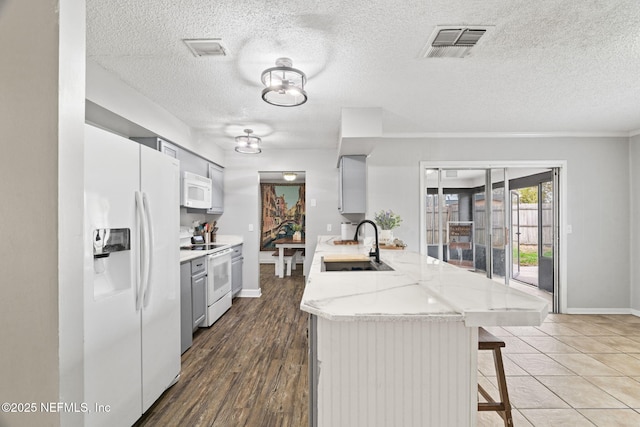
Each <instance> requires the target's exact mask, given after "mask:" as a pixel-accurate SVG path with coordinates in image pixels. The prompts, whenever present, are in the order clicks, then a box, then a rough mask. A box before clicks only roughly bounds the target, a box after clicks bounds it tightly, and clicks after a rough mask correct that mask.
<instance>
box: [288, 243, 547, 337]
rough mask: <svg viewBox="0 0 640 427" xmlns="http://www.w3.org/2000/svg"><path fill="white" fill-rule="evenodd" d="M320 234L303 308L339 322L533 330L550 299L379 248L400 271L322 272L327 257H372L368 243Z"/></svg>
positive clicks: (423, 258) (384, 258)
mask: <svg viewBox="0 0 640 427" xmlns="http://www.w3.org/2000/svg"><path fill="white" fill-rule="evenodd" d="M339 239H340V237H339V236H319V237H318V245H317V247H316V251H315V253H314V256H313V261H312V264H311V269H310V272H309V277H308V279H307V283H306V287H305V290H304V294H303V296H302V301H301V303H300V308H301V309H302V310H303V311H305V312H308V313H311V314H314V315H317V316H320V317H324V318H327V319H329V320H340V321H407V320H411V321H464V322H465V325H466V326H468V327H471V326H534V325H540V324H541V323H542V321H543V320H544V318H545V317H546V316H547V313H548V310H549V307H548V304H547V302H546V301H544V300H542V299H540V298H538V297H535V296H532V295H529V294H526V293H524V292H521V291H519V290H517V289H513V288H510V287H508V286H505V285H503V284H500V283H498V282H495V281H493V280H490V279H488V278H487V277H486V276H485V275H484V274H483V273H474V272H470V271H467V270H466V269H461V268H458V267H456V266H453V265H450V264H447V263H443V262H441V261H439V260H437V259H434V258H430V257H427V256H424V255H420V254H418V253H416V252H410V251H406V250H384V249H383V250H380V259H381V260H382V261H384V262H385V263H387V264H388V265H389V266H391V267H392V268H393V269H394V270H395V271H360V272H338V271H320V269H321V258H322V256H324V255H328V254H367V253H368V252H369V249H370V248H371V244H370V242H371V239H370V238H369V239H367V241H366V242H365V243H366V244H363V243H361V244H358V245H357V246H356V245H334V244H333V240H339Z"/></svg>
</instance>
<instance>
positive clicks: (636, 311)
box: [631, 308, 640, 317]
mask: <svg viewBox="0 0 640 427" xmlns="http://www.w3.org/2000/svg"><path fill="white" fill-rule="evenodd" d="M631 314H633V315H634V316H636V317H640V310H634V309H633V308H632V309H631Z"/></svg>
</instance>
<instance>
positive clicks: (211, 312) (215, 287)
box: [202, 248, 233, 327]
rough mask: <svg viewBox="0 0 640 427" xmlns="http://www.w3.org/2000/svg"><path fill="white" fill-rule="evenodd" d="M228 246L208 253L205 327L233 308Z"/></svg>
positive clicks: (230, 250)
mask: <svg viewBox="0 0 640 427" xmlns="http://www.w3.org/2000/svg"><path fill="white" fill-rule="evenodd" d="M232 252H233V249H231V248H226V249H221V250H219V251H217V252H214V253H212V254H209V255H207V267H208V268H207V275H208V277H207V312H206V316H205V320H204V324H203V325H202V326H203V327H209V326H211V325H213V323H214V322H215V321H216V320H218V319H219V318H220V316H222V315H223V314H224V313H225V312H226V311H227V310H228V309H229V308H231V254H232Z"/></svg>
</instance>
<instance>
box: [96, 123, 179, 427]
mask: <svg viewBox="0 0 640 427" xmlns="http://www.w3.org/2000/svg"><path fill="white" fill-rule="evenodd" d="M179 171H180V168H179V162H178V160H176V159H173V158H171V157H169V156H167V155H165V154H162V153H160V152H159V151H154V150H152V149H150V148H148V147H145V146H141V145H140V144H138V143H136V142H134V141H131V140H128V139H126V138H122V137H120V136H118V135H115V134H112V133H110V132H107V131H104V130H102V129H98V128H95V127H93V126H90V125H87V126H86V128H85V174H84V178H85V206H84V210H85V225H84V227H85V228H84V236H85V263H84V265H85V273H84V282H85V283H84V336H85V340H84V366H85V370H84V394H85V399H84V402H85V403H86V405H87V409H88V411H87V412H86V413H85V425H87V426H130V425H132V424H133V423H134V422H135V421H136V420H137V419H138V418H139V417H140V416H141V415H142V414H143V413H144V412H145V411H146V410H147V409H149V407H150V406H151V405H152V404H153V403H154V402H155V401H156V399H157V398H158V397H159V396H160V395H161V394H162V393H163V392H164V390H165V389H166V388H168V387H169V386H171V385H172V384H173V383H174V382H175V381H176V380H177V378H178V375H179V373H180V271H179V269H180V261H179V246H180V243H179V229H180V200H179V197H180V173H179Z"/></svg>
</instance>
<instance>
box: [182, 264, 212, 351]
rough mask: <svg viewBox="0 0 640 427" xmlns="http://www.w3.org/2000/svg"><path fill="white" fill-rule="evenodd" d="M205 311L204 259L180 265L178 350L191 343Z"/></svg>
mask: <svg viewBox="0 0 640 427" xmlns="http://www.w3.org/2000/svg"><path fill="white" fill-rule="evenodd" d="M206 310H207V262H206V257H200V258H197V259H194V260H192V261H185V262H183V263H182V264H180V350H181V353H184V352H185V351H187V349H188V348H189V347H191V344H192V343H193V331H194V330H196V329H197V328H198V326H199V325H200V324H201V323H203V322H204V319H205V314H206Z"/></svg>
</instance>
